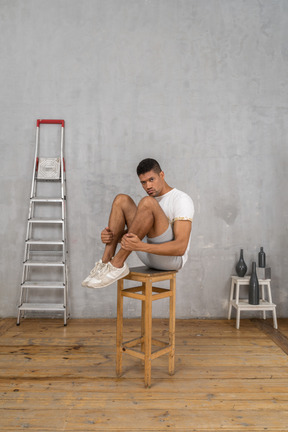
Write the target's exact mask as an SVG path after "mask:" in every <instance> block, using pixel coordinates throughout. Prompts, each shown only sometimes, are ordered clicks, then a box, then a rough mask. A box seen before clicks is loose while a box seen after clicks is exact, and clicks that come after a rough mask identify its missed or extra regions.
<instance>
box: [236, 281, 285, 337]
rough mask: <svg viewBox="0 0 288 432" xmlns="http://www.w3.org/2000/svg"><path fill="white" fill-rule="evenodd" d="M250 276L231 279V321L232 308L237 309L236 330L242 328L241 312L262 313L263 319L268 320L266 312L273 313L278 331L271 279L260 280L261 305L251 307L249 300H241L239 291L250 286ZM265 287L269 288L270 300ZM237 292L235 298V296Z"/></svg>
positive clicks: (274, 323)
mask: <svg viewBox="0 0 288 432" xmlns="http://www.w3.org/2000/svg"><path fill="white" fill-rule="evenodd" d="M249 281H250V276H246V277H239V276H232V277H231V289H230V299H229V308H228V319H229V320H230V319H231V312H232V307H234V308H235V309H236V328H237V329H239V327H240V312H241V311H257V310H258V311H262V312H263V319H266V311H272V314H273V325H274V328H275V329H277V317H276V305H275V304H274V303H272V295H271V286H270V282H271V279H259V280H258V281H259V287H260V288H261V298H260V303H259V305H251V304H249V303H248V299H240V300H239V291H240V287H241V286H249ZM265 287H266V288H267V295H268V299H267V300H266V297H265ZM234 290H235V296H234Z"/></svg>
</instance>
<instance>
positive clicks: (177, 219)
mask: <svg viewBox="0 0 288 432" xmlns="http://www.w3.org/2000/svg"><path fill="white" fill-rule="evenodd" d="M137 175H138V177H139V180H140V182H141V184H142V187H143V189H144V190H145V192H146V193H147V194H148V196H147V197H144V198H142V199H141V201H140V202H139V204H138V206H137V205H136V204H135V202H134V201H133V200H132V198H131V197H130V196H128V195H124V194H120V195H117V196H116V198H115V200H114V202H113V204H112V209H111V213H110V217H109V223H108V227H106V228H105V229H104V230H103V231H102V233H101V240H102V242H103V243H104V244H105V250H104V254H103V256H102V259H101V260H100V261H98V262H97V263H96V264H95V267H94V268H93V269H92V270H91V272H90V274H89V276H88V277H87V278H86V279H85V280H84V281H83V282H82V285H83V286H87V287H89V288H102V287H105V286H108V285H110V284H112V283H113V282H115V281H117V280H118V279H121V278H123V277H125V276H126V275H127V274H128V273H129V268H128V265H127V264H126V259H127V258H128V256H129V255H130V254H131V252H132V251H136V253H137V255H138V256H139V258H140V260H141V261H142V262H143V263H144V264H145V265H147V266H148V267H151V268H155V269H158V270H179V269H181V268H182V267H183V265H184V264H185V262H186V261H187V254H188V250H189V246H190V234H191V226H192V219H193V214H194V205H193V201H192V200H191V198H190V197H189V196H188V195H187V194H186V193H184V192H181V191H179V190H177V189H176V188H172V187H170V186H169V185H168V184H167V183H166V181H165V176H164V172H163V171H162V169H161V168H160V165H159V163H158V162H157V161H156V160H154V159H144V160H143V161H142V162H140V163H139V165H138V167H137ZM125 227H127V230H126V231H125ZM145 236H147V242H146V241H143V239H144V237H145ZM119 242H120V244H121V247H120V249H119V251H118V252H117V253H116V255H115V256H114V254H115V252H116V248H117V244H118V243H119Z"/></svg>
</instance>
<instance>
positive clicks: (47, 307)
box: [19, 303, 65, 312]
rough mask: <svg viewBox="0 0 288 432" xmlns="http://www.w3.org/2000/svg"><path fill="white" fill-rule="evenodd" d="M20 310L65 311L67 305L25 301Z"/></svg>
mask: <svg viewBox="0 0 288 432" xmlns="http://www.w3.org/2000/svg"><path fill="white" fill-rule="evenodd" d="M19 310H20V311H29V310H30V311H61V312H64V311H65V305H64V304H62V303H61V304H59V303H23V304H22V305H20V306H19Z"/></svg>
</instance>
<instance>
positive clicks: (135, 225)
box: [111, 197, 169, 268]
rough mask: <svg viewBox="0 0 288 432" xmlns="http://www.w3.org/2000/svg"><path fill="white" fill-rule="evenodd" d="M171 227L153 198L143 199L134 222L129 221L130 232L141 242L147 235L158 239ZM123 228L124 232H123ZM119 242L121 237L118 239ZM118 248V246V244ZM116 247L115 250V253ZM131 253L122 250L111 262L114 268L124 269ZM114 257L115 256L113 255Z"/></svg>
mask: <svg viewBox="0 0 288 432" xmlns="http://www.w3.org/2000/svg"><path fill="white" fill-rule="evenodd" d="M168 226H169V221H168V218H167V216H166V215H165V213H164V212H163V210H162V208H161V207H160V205H159V204H158V202H157V200H155V198H153V197H145V198H143V199H142V200H141V201H140V203H139V205H138V207H137V208H136V212H135V214H134V218H133V219H132V222H131V223H130V221H127V227H128V232H130V233H133V234H136V235H137V236H138V237H139V238H140V239H141V240H142V239H143V238H144V237H145V236H146V235H147V236H148V237H158V236H159V235H161V234H163V233H164V232H165V231H166V230H167V228H168ZM123 229H124V228H122V231H121V232H123ZM118 240H119V237H118ZM116 246H117V244H116ZM115 250H116V247H115V249H114V252H115ZM130 253H131V252H130V251H126V250H124V249H122V248H120V250H119V251H118V253H117V254H116V255H115V257H114V258H113V259H112V260H111V264H112V265H113V266H114V267H118V268H120V267H123V265H124V262H125V261H126V259H127V258H128V256H129V255H130ZM112 256H113V255H112Z"/></svg>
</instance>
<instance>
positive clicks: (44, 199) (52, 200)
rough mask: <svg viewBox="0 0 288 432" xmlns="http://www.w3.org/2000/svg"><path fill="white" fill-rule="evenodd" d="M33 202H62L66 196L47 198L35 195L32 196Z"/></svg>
mask: <svg viewBox="0 0 288 432" xmlns="http://www.w3.org/2000/svg"><path fill="white" fill-rule="evenodd" d="M30 199H31V201H32V202H35V203H36V202H39V203H61V202H62V201H64V198H52V197H51V198H50V197H49V198H48V197H47V198H45V197H34V198H30Z"/></svg>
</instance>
